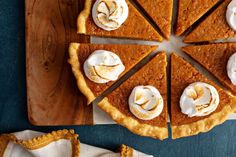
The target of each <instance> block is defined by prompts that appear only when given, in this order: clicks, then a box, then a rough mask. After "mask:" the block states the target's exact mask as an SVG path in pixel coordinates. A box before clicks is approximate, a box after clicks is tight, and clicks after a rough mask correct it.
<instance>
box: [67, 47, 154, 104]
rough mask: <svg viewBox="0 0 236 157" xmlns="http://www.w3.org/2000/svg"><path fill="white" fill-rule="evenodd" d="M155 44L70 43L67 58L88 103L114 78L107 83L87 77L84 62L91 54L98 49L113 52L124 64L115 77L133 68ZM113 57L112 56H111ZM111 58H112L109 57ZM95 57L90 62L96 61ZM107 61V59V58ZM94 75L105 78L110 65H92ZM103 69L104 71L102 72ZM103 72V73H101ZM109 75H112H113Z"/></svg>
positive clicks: (107, 75)
mask: <svg viewBox="0 0 236 157" xmlns="http://www.w3.org/2000/svg"><path fill="white" fill-rule="evenodd" d="M156 48H157V46H144V45H113V44H80V43H71V44H70V46H69V60H68V62H69V63H70V64H71V67H72V72H73V73H74V75H75V77H76V79H77V86H78V88H79V90H80V91H81V92H82V93H83V94H84V95H85V96H86V98H87V100H88V104H90V103H91V102H92V101H93V100H94V99H95V98H96V97H97V96H99V95H101V94H102V93H103V92H104V91H105V90H106V89H108V88H109V87H110V86H111V85H112V84H113V83H114V82H115V80H112V81H109V82H107V83H97V82H94V81H93V80H91V79H89V78H88V77H87V75H86V74H85V71H84V69H85V68H84V66H85V64H84V63H85V62H86V60H87V59H88V57H89V56H91V54H93V53H94V52H97V51H99V52H100V50H102V53H103V51H109V52H113V53H114V54H115V55H116V56H118V57H119V58H120V60H121V61H122V63H123V65H124V70H123V71H120V72H121V74H120V75H119V77H118V78H117V79H119V78H120V77H121V76H123V75H124V74H125V73H126V72H128V71H129V70H130V69H131V68H133V67H134V66H135V65H136V64H137V63H138V62H139V61H141V60H142V59H143V58H144V57H146V56H147V55H148V54H149V53H151V52H152V51H154V50H155V49H156ZM106 57H107V56H106ZM112 57H113V56H112ZM110 59H112V58H110ZM97 60H98V59H97V58H95V60H93V61H92V62H97ZM108 62H110V61H109V59H108ZM92 68H95V73H96V76H100V77H101V78H104V77H105V78H104V79H106V77H109V70H110V71H111V70H112V69H111V68H113V67H112V66H105V65H101V66H94V67H92ZM104 70H105V73H104ZM102 72H103V73H102ZM110 77H114V76H113V75H112V76H110Z"/></svg>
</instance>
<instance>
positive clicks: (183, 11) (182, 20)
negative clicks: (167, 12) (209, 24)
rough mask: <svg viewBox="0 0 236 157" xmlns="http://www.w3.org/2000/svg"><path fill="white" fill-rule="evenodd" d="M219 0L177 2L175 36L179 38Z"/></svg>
mask: <svg viewBox="0 0 236 157" xmlns="http://www.w3.org/2000/svg"><path fill="white" fill-rule="evenodd" d="M217 2H219V0H204V1H202V0H179V1H178V3H179V4H178V16H177V23H176V31H175V34H176V35H178V36H180V35H181V34H183V33H184V32H185V31H186V30H187V29H188V28H189V27H190V26H192V24H194V23H195V22H196V21H197V20H198V19H200V18H201V17H202V16H203V15H204V14H205V13H206V12H207V11H209V10H210V9H211V8H212V7H213V6H214V5H215V4H216V3H217Z"/></svg>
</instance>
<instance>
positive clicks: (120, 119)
mask: <svg viewBox="0 0 236 157" xmlns="http://www.w3.org/2000/svg"><path fill="white" fill-rule="evenodd" d="M98 106H99V107H100V108H101V109H103V110H104V111H105V112H106V113H107V114H109V115H110V116H111V118H112V119H113V120H114V121H116V122H117V123H118V124H120V125H122V126H124V127H126V128H127V129H129V130H130V131H132V132H133V133H135V134H138V135H141V136H149V137H153V138H158V139H160V140H163V139H166V138H168V129H167V128H164V127H157V126H152V125H148V124H141V123H139V122H138V121H137V120H135V119H133V118H132V117H127V116H126V115H124V114H122V113H121V112H120V111H119V110H118V109H117V108H116V107H114V106H112V104H110V102H109V101H108V99H107V98H106V97H105V98H104V99H103V100H102V101H101V102H100V103H98Z"/></svg>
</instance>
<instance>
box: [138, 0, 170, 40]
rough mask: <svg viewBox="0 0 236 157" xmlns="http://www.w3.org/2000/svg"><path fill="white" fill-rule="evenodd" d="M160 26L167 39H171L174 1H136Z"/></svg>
mask: <svg viewBox="0 0 236 157" xmlns="http://www.w3.org/2000/svg"><path fill="white" fill-rule="evenodd" d="M135 1H136V2H137V3H138V5H139V6H141V7H142V8H143V10H144V11H145V12H146V13H147V14H148V16H149V17H150V18H151V19H152V20H153V22H154V23H155V24H156V25H157V26H158V28H159V29H160V31H161V33H162V34H163V35H164V37H165V38H166V39H169V38H170V33H171V21H172V10H173V0H165V1H163V0H155V1H154V0H135Z"/></svg>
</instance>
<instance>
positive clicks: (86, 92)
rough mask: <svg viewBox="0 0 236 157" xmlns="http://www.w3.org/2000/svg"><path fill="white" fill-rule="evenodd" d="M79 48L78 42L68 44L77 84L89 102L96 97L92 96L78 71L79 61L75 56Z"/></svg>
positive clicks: (70, 61)
mask: <svg viewBox="0 0 236 157" xmlns="http://www.w3.org/2000/svg"><path fill="white" fill-rule="evenodd" d="M78 48H79V44H78V43H71V44H70V46H69V57H70V58H69V60H68V62H69V63H70V65H71V67H72V72H73V73H74V76H75V78H76V80H77V86H78V88H79V90H80V91H81V93H83V94H84V95H85V96H86V98H87V104H90V103H91V102H92V101H93V100H94V99H95V98H96V97H95V96H94V94H93V92H92V91H91V89H90V88H89V87H88V86H87V84H86V81H85V78H84V75H83V74H82V72H81V71H80V63H79V59H78V56H77V50H78Z"/></svg>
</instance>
